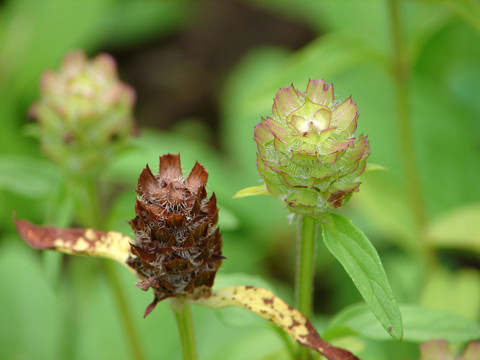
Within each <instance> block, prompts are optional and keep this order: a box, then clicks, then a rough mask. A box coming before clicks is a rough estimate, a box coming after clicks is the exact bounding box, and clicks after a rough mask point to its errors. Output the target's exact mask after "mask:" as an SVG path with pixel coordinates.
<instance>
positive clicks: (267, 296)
mask: <svg viewBox="0 0 480 360" xmlns="http://www.w3.org/2000/svg"><path fill="white" fill-rule="evenodd" d="M186 301H188V302H190V303H194V304H199V305H203V306H207V307H211V308H222V307H227V306H239V307H242V308H244V309H247V310H249V311H251V312H253V313H255V314H257V315H259V316H261V317H262V318H264V319H266V320H268V321H270V322H272V323H273V324H275V325H276V326H278V327H279V328H281V329H282V330H284V331H285V332H286V333H287V334H289V335H290V336H291V337H292V338H293V339H294V340H295V341H297V342H298V343H299V344H301V345H303V346H307V347H309V348H312V349H313V350H315V351H317V352H319V353H320V354H322V355H323V356H325V357H326V358H327V359H329V360H359V359H358V357H356V356H355V355H353V354H352V353H350V352H349V351H347V350H344V349H341V348H337V347H335V346H332V345H330V344H329V343H328V342H326V341H324V340H322V338H321V337H320V335H319V334H318V333H317V331H316V330H315V328H314V327H313V326H312V324H311V323H310V321H308V319H307V318H306V317H305V316H304V315H303V314H302V313H301V312H300V311H298V310H296V309H294V308H292V307H291V306H290V305H288V304H287V303H286V302H284V301H283V300H282V299H280V298H279V297H277V296H275V294H273V293H272V292H271V291H270V290H266V289H262V288H258V287H255V286H233V287H228V288H224V289H220V290H214V291H212V293H211V296H210V297H206V298H198V299H195V300H192V299H187V300H186Z"/></svg>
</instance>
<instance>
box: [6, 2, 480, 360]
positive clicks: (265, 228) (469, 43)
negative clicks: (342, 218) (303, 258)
mask: <svg viewBox="0 0 480 360" xmlns="http://www.w3.org/2000/svg"><path fill="white" fill-rule="evenodd" d="M387 5H388V3H387V1H381V0H368V1H347V0H342V1H333V0H332V1H308V0H303V1H295V2H292V1H275V2H269V1H260V0H248V1H247V0H245V1H221V2H220V1H198V2H193V1H175V2H173V1H172V2H170V1H163V2H153V1H152V2H150V1H119V0H117V1H115V0H97V1H84V2H75V1H63V2H59V1H54V0H44V1H33V0H32V1H29V0H16V1H6V2H4V3H2V4H0V54H1V57H0V94H1V96H0V117H1V119H0V169H1V170H0V274H2V275H1V276H0V287H1V289H2V291H1V295H0V319H1V321H0V324H1V325H0V358H2V359H3V358H5V359H67V358H68V359H86V358H105V359H108V358H111V359H128V358H130V353H129V351H130V350H129V349H128V348H127V346H126V342H125V341H124V340H123V339H124V335H123V330H122V327H121V324H120V322H119V320H118V316H117V309H116V308H115V305H114V302H113V301H112V294H111V293H110V291H109V287H108V286H107V284H106V283H105V282H106V279H105V278H104V277H103V275H101V272H100V271H99V264H98V262H96V261H95V260H92V259H85V258H80V257H70V258H61V257H59V256H57V255H56V254H42V253H39V252H36V251H33V250H31V249H30V248H29V247H28V246H27V245H26V244H25V243H23V242H22V241H21V240H20V238H19V236H18V235H17V234H16V233H15V231H14V227H13V222H12V220H11V219H12V211H16V212H17V214H18V215H19V216H20V217H22V218H28V219H30V220H32V221H33V222H35V223H37V224H47V223H48V224H51V225H57V226H61V225H62V224H68V223H72V222H73V223H75V219H72V208H73V203H74V202H75V201H80V199H79V198H78V196H76V195H75V194H72V190H71V189H69V188H68V186H66V185H65V184H63V183H62V176H61V174H60V172H59V171H58V170H57V169H56V168H55V166H54V165H52V164H51V163H49V161H48V160H47V159H46V158H45V157H44V156H43V155H42V154H41V153H40V152H39V148H38V141H37V139H36V137H35V132H36V128H35V125H34V124H32V122H31V121H30V120H28V118H27V115H26V114H27V112H28V108H29V106H30V104H32V102H33V101H34V100H35V99H36V98H37V97H38V81H39V77H40V74H41V72H42V71H43V70H44V69H47V68H48V69H55V68H57V67H58V65H59V62H60V59H61V58H62V57H63V56H64V54H65V53H66V52H68V51H70V50H73V49H78V48H82V49H86V51H87V52H88V53H89V55H90V56H93V55H95V54H97V53H99V52H102V51H106V52H109V53H111V54H112V55H114V56H115V57H116V59H117V60H118V63H119V70H120V74H121V77H122V79H123V80H124V81H125V82H127V83H129V84H131V85H133V86H134V87H135V88H136V89H137V95H138V106H137V111H136V114H137V121H138V124H139V128H140V136H139V137H137V138H135V139H133V140H132V141H131V143H130V144H129V148H128V149H127V150H125V151H124V152H123V153H122V154H120V155H119V156H118V157H116V158H115V159H114V161H112V163H111V164H110V166H109V167H108V168H107V169H105V173H104V174H103V175H104V177H103V179H102V180H103V188H102V190H103V198H102V204H104V211H105V212H106V213H107V215H108V216H107V218H108V224H105V228H108V229H111V230H118V231H122V232H124V233H126V234H129V235H130V234H131V230H130V228H129V226H128V224H127V223H126V221H127V220H129V219H131V218H133V215H134V209H133V204H134V198H135V194H134V193H133V189H134V188H135V184H136V179H137V176H138V174H139V173H140V171H141V169H142V168H143V167H144V166H145V163H149V164H150V165H151V166H153V167H155V166H156V164H157V161H158V156H159V155H160V154H163V153H167V152H172V153H176V152H180V153H181V156H182V165H183V166H184V168H185V169H186V170H189V169H190V168H191V167H192V166H193V164H194V162H195V161H196V160H198V161H199V162H200V163H202V164H203V165H204V166H205V167H206V168H207V169H208V170H209V173H210V179H209V190H210V191H215V193H216V194H217V197H218V199H219V206H220V208H221V213H220V226H221V228H222V230H223V233H224V254H225V255H226V256H227V257H228V260H226V261H225V262H224V265H223V266H222V268H221V270H220V272H219V275H218V281H217V282H218V284H217V285H219V286H220V285H221V284H225V285H232V284H235V283H238V284H242V283H245V282H249V283H254V284H259V283H260V284H263V286H266V287H270V288H273V289H275V291H276V292H277V293H279V294H280V295H282V297H283V298H284V299H285V300H287V301H290V302H291V300H292V299H291V295H290V294H291V293H292V291H291V289H292V286H293V267H294V265H295V259H294V258H293V257H292V253H293V247H294V246H295V232H296V229H295V226H294V225H291V224H289V221H288V219H287V218H286V215H287V212H286V210H284V209H282V206H281V205H280V204H279V203H278V202H277V201H275V200H273V199H270V198H267V197H254V198H246V199H240V200H232V196H233V194H234V193H235V192H236V191H237V190H239V189H241V188H244V187H246V186H250V185H254V184H256V183H258V181H259V176H258V174H257V172H256V167H255V152H256V147H255V143H254V142H253V139H252V137H253V126H254V125H255V124H256V123H257V122H258V121H259V120H260V117H261V116H267V115H269V114H270V108H271V105H272V98H273V96H274V94H275V92H276V91H277V90H278V88H280V87H286V86H288V85H290V84H291V83H294V84H295V86H296V87H297V88H299V89H303V88H304V87H305V86H306V83H307V81H308V79H315V78H323V79H325V80H326V81H327V82H329V83H333V84H334V86H335V93H336V94H339V96H340V97H341V98H342V99H346V98H347V97H348V96H350V95H352V97H353V99H354V101H355V102H356V103H357V105H358V108H359V111H360V119H359V131H360V132H363V133H365V134H368V136H369V140H370V142H371V152H372V155H371V157H370V161H371V162H373V163H378V164H381V165H383V166H385V167H386V168H388V172H372V173H367V174H365V175H364V178H363V185H362V186H361V191H360V192H359V193H358V194H356V195H354V196H353V198H352V200H351V202H350V203H349V205H348V206H347V207H346V208H345V209H344V210H342V213H343V214H344V215H347V216H348V217H350V218H352V219H353V220H354V222H355V223H356V224H357V226H359V227H360V228H361V229H363V230H364V231H365V232H366V234H367V235H368V237H369V238H370V239H371V240H372V241H373V243H374V245H375V247H376V248H377V249H378V250H379V253H380V256H381V258H382V261H383V263H384V266H385V268H386V272H387V275H388V276H389V279H390V281H391V283H392V287H393V289H394V293H395V294H396V296H397V298H398V300H399V302H401V303H410V304H421V305H423V306H425V307H427V308H429V309H432V310H447V311H448V312H451V313H456V314H459V315H462V316H463V317H465V318H466V319H470V320H472V321H476V322H477V323H478V321H479V316H480V257H479V253H480V228H479V224H480V187H479V186H478V179H479V176H480V161H479V160H480V140H479V139H480V137H479V134H480V102H478V101H477V100H478V94H480V66H479V64H480V62H479V60H480V41H479V39H480V21H479V20H478V19H480V16H476V15H480V4H479V3H478V2H476V1H474V0H472V1H469V0H462V1H454V0H438V1H433V0H432V1H403V2H401V10H402V18H403V24H402V25H403V31H404V35H405V47H404V48H403V52H404V54H405V57H406V59H407V64H408V67H409V69H410V82H409V84H408V99H409V101H410V104H411V122H412V132H413V139H414V152H415V158H416V161H417V166H418V169H419V173H420V178H421V188H422V196H423V199H420V200H419V201H422V202H424V204H425V208H426V213H427V218H428V220H427V224H423V225H424V226H423V228H422V229H421V230H418V229H417V227H416V225H415V224H416V222H417V221H416V219H415V218H414V215H413V214H414V212H413V210H412V208H411V203H410V202H409V199H408V196H407V195H406V193H407V189H406V181H407V180H408V179H406V178H405V177H406V175H405V172H404V169H403V166H402V152H401V148H400V139H399V136H398V127H397V121H396V118H397V110H396V106H395V82H394V78H393V75H392V69H393V64H394V61H395V59H394V55H393V46H392V37H391V23H390V18H389V14H388V6H387ZM422 242H426V243H427V244H428V247H429V248H430V249H433V251H434V253H435V255H436V258H437V260H436V262H437V264H438V265H437V266H434V267H429V266H428V265H427V262H426V259H425V258H424V257H423V256H422V253H423V252H422V245H421V243H422ZM322 246H323V245H322ZM322 246H319V247H318V249H317V251H318V254H317V282H316V297H315V308H316V311H317V313H318V318H317V319H315V322H316V325H318V328H319V329H320V330H322V329H325V328H327V329H331V326H332V325H330V327H326V326H327V325H326V324H327V321H328V320H329V319H331V317H332V316H334V315H335V314H336V313H338V312H339V311H340V310H342V309H343V308H344V307H345V306H347V305H352V304H355V303H357V302H360V301H361V299H360V296H359V294H358V293H357V292H356V290H355V288H354V286H353V285H352V284H351V281H350V280H349V279H348V277H347V275H346V274H345V273H344V272H343V270H342V269H341V267H340V266H339V265H338V264H337V263H336V262H335V261H334V259H333V258H332V257H331V256H330V255H328V254H327V252H326V250H325V249H324V248H323V247H322ZM59 261H61V262H62V264H61V272H60V276H56V275H55V270H54V265H52V264H54V263H55V262H59ZM119 272H120V270H119ZM121 274H122V275H123V279H122V280H123V282H122V284H123V287H124V290H125V291H126V292H127V294H128V297H129V300H130V302H131V307H132V310H133V312H134V313H135V314H137V315H138V316H136V321H137V324H136V325H137V328H138V330H139V332H140V334H141V337H142V347H143V348H144V350H145V353H146V355H147V357H148V358H168V359H179V358H180V354H179V349H180V347H179V343H178V339H177V334H176V328H175V324H174V320H173V317H172V316H171V314H170V312H169V309H168V306H166V304H165V305H164V304H160V305H159V306H158V307H157V309H156V310H155V311H154V312H153V313H152V315H150V316H149V317H148V318H147V319H145V320H144V319H142V317H141V315H142V313H143V310H144V307H145V306H146V304H148V303H149V302H150V301H151V294H146V293H143V292H141V291H138V288H136V287H135V286H134V285H133V282H134V281H135V279H133V277H132V276H131V274H129V273H128V272H126V271H123V272H121ZM260 277H261V278H262V280H260ZM193 310H194V317H195V327H196V330H197V339H198V344H199V352H200V357H201V358H203V359H281V358H285V357H286V353H285V351H284V344H283V342H282V340H281V338H280V337H279V336H278V335H277V334H276V333H275V332H274V331H271V328H270V327H269V325H268V324H267V323H266V322H264V321H262V320H257V319H255V318H254V317H252V316H250V315H247V314H245V313H243V312H242V313H238V311H240V310H227V309H226V310H221V311H219V312H213V311H211V310H207V309H200V308H195V309H193ZM354 310H355V309H354ZM352 311H353V310H352ZM347 315H348V314H347ZM347 315H345V314H342V315H340V316H339V317H338V318H337V319H336V320H334V321H337V322H338V321H343V320H342V319H344V318H345V316H346V317H347V318H348V316H347ZM342 316H343V317H342ZM432 316H433V315H432ZM412 318H415V317H414V316H412ZM356 325H358V324H353V325H352V326H351V328H352V329H354V330H355V329H356V330H355V331H353V332H350V333H348V335H349V336H348V337H345V336H344V337H341V338H340V337H339V338H338V339H337V343H338V345H339V346H347V347H349V348H350V349H352V350H353V351H356V352H357V353H358V355H359V356H360V357H362V358H365V359H385V358H389V359H407V358H410V359H415V358H418V344H416V343H414V342H411V341H409V339H406V341H405V342H404V343H394V342H391V341H390V342H388V341H381V340H379V339H378V336H374V335H371V334H372V332H370V333H368V332H367V331H366V332H365V333H362V327H361V326H359V327H358V326H357V327H355V326H356ZM357 330H358V331H357ZM474 331H477V330H472V333H473V332H474ZM373 333H375V332H373ZM352 334H353V335H352ZM432 336H435V335H434V334H433V335H432ZM425 340H426V339H425ZM457 340H458V339H457Z"/></svg>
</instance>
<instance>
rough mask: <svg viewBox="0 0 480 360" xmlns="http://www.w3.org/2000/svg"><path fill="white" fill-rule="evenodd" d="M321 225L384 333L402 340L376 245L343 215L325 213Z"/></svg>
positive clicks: (395, 310) (393, 300) (396, 314)
mask: <svg viewBox="0 0 480 360" xmlns="http://www.w3.org/2000/svg"><path fill="white" fill-rule="evenodd" d="M317 220H318V219H317ZM320 224H321V226H322V232H323V241H324V242H325V245H326V246H327V248H328V250H329V251H330V252H331V253H332V254H333V256H335V257H336V258H337V260H338V261H339V262H340V264H342V266H343V267H344V268H345V271H346V272H347V274H348V275H349V276H350V277H351V278H352V280H353V283H354V284H355V286H356V287H357V289H358V291H359V292H360V294H361V295H362V296H363V298H364V299H365V301H366V303H367V304H368V306H369V307H370V309H371V310H372V312H373V313H374V314H375V317H376V318H377V319H378V321H380V323H381V324H382V326H383V327H384V328H385V330H387V332H388V333H389V334H390V336H391V337H392V338H394V339H395V340H401V339H402V337H403V326H402V316H401V314H400V310H399V309H398V305H397V301H396V300H395V297H394V296H393V292H392V289H391V288H390V284H389V283H388V279H387V276H386V274H385V270H384V269H383V266H382V262H381V260H380V257H379V256H378V253H377V251H376V250H375V248H374V247H373V245H372V244H371V243H370V241H369V240H368V238H367V237H366V236H365V235H364V234H363V233H362V232H361V231H360V230H359V229H358V228H357V227H355V225H353V224H352V222H351V221H350V220H348V219H346V218H344V217H342V216H339V215H334V214H328V213H324V214H322V216H321V221H320Z"/></svg>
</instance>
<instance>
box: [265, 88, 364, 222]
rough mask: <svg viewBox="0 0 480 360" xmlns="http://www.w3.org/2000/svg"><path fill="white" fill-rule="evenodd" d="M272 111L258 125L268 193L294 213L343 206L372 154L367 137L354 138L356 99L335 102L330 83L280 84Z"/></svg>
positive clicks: (313, 211) (354, 189)
mask: <svg viewBox="0 0 480 360" xmlns="http://www.w3.org/2000/svg"><path fill="white" fill-rule="evenodd" d="M272 111H273V118H271V117H267V118H266V119H263V118H262V121H261V122H260V123H259V124H258V125H257V126H255V141H256V143H257V149H258V154H257V167H258V172H259V173H260V175H261V176H262V178H263V179H264V180H265V184H266V187H267V190H268V191H269V193H270V194H272V195H273V196H275V197H277V198H279V199H280V200H282V201H283V202H285V204H286V205H287V207H288V208H289V210H291V211H292V212H294V213H296V214H302V215H303V214H305V215H311V214H315V213H318V212H324V211H327V210H330V209H336V208H338V207H340V206H341V205H342V202H343V201H347V200H348V199H349V198H350V196H351V195H352V193H353V192H354V191H356V190H357V189H358V187H359V186H360V181H359V176H360V175H361V174H362V173H363V172H364V170H365V166H366V163H367V157H368V155H369V154H370V146H369V143H368V141H367V138H366V136H363V135H360V136H359V137H357V138H355V137H354V134H355V130H356V129H357V117H358V111H357V107H356V105H355V103H354V102H353V101H352V99H351V98H348V99H347V100H345V101H344V102H339V101H335V100H334V96H333V86H332V85H331V84H327V83H325V82H324V81H323V80H311V81H309V82H308V85H307V90H306V91H305V92H302V91H298V90H296V89H295V88H294V87H293V85H291V86H290V87H288V88H285V89H281V90H280V91H279V92H278V93H277V95H276V96H275V99H274V103H273V108H272Z"/></svg>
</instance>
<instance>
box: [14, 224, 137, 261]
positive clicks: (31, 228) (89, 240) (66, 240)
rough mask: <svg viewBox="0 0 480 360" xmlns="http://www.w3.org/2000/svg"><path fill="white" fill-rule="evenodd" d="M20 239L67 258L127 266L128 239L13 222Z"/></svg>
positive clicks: (83, 230) (92, 232) (119, 234)
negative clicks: (88, 258)
mask: <svg viewBox="0 0 480 360" xmlns="http://www.w3.org/2000/svg"><path fill="white" fill-rule="evenodd" d="M15 225H16V227H17V230H18V233H19V234H20V236H21V237H22V238H23V239H24V240H25V241H26V242H27V243H28V244H30V246H32V247H34V248H36V249H51V250H56V251H60V252H63V253H67V254H77V255H89V256H96V257H104V258H109V259H113V260H116V261H118V262H120V263H122V264H123V265H125V266H127V267H128V265H127V263H126V261H127V259H128V257H129V256H130V254H131V253H130V242H131V241H132V240H131V239H130V238H129V237H128V236H125V235H123V234H121V233H118V232H114V231H109V232H102V231H96V230H92V229H62V228H57V227H53V226H36V225H33V224H32V223H31V222H29V221H27V220H18V219H15Z"/></svg>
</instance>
